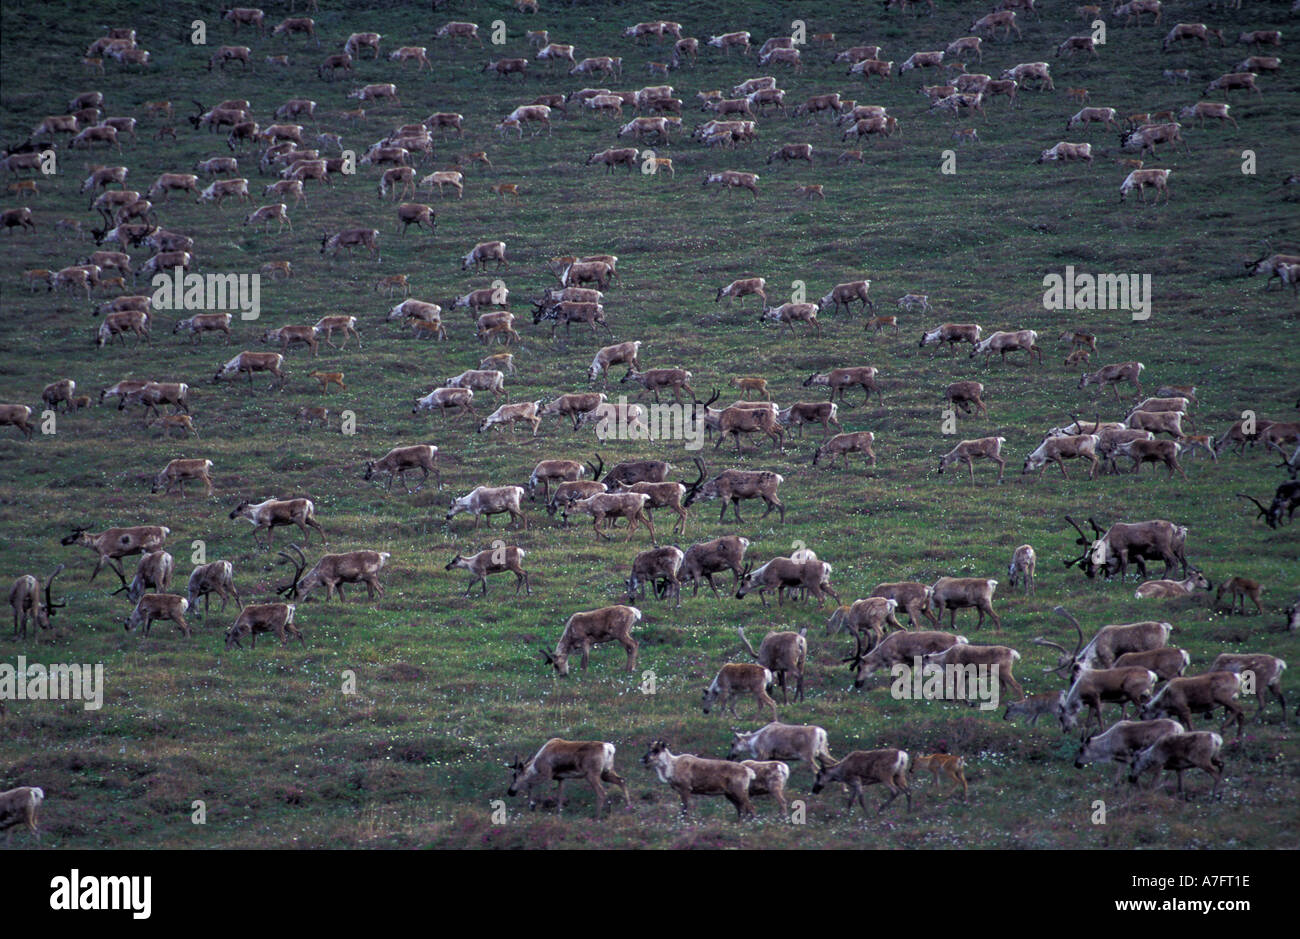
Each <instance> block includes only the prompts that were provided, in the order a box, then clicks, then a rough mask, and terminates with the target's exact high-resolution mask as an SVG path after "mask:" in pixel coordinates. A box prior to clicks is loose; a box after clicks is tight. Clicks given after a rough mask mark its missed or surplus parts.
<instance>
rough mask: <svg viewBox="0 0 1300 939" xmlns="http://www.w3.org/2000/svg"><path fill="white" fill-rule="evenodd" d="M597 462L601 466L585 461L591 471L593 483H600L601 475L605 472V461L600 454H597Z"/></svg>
mask: <svg viewBox="0 0 1300 939" xmlns="http://www.w3.org/2000/svg"><path fill="white" fill-rule="evenodd" d="M596 461H597V462H598V463H599V464H600V465H599V466H596V465H595V464H594V463H591V462H588V461H586V460H584V461H583V462H584V463H586V464H587V467H588V469H590V470H591V481H592V482H593V483H595V482H600V474H601V473H603V472H604V471H605V461H604V460H603V459H601V456H600V454H599V453H597V454H596Z"/></svg>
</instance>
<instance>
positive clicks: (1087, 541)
mask: <svg viewBox="0 0 1300 939" xmlns="http://www.w3.org/2000/svg"><path fill="white" fill-rule="evenodd" d="M1065 520H1066V521H1067V522H1069V523H1070V524H1071V525H1072V526H1074V530H1075V531H1077V532H1078V533H1079V538H1078V540H1076V541H1075V544H1078V545H1088V544H1092V540H1091V539H1090V538H1089V537H1088V536H1087V535H1085V534H1084V533H1083V529H1082V528H1080V527H1079V523H1078V522H1076V521H1075V520H1074V519H1072V518H1070V516H1068V515H1067V516H1065Z"/></svg>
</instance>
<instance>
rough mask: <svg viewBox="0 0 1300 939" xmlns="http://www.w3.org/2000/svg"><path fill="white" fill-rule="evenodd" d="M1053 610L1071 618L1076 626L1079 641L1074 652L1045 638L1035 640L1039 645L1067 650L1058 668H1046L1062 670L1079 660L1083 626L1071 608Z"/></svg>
mask: <svg viewBox="0 0 1300 939" xmlns="http://www.w3.org/2000/svg"><path fill="white" fill-rule="evenodd" d="M1052 612H1053V613H1055V614H1056V615H1057V616H1060V617H1063V618H1064V619H1067V620H1069V621H1070V623H1071V624H1072V625H1073V626H1074V631H1075V633H1077V634H1078V637H1079V639H1078V642H1076V643H1075V646H1074V651H1073V652H1066V651H1065V647H1064V646H1060V645H1057V644H1056V643H1054V642H1049V641H1047V640H1043V641H1041V642H1039V640H1037V639H1035V640H1034V642H1035V643H1037V644H1038V645H1051V646H1056V648H1058V649H1060V650H1061V651H1062V652H1065V657H1064V658H1062V659H1061V664H1060V665H1058V666H1056V668H1049V669H1045V671H1049V672H1060V671H1063V670H1064V669H1065V668H1067V667H1069V666H1071V665H1073V664H1074V663H1075V662H1077V661H1078V659H1079V650H1081V649H1082V648H1083V627H1082V626H1080V625H1079V621H1078V620H1077V619H1075V617H1074V614H1072V613H1071V612H1070V611H1069V610H1067V609H1066V608H1065V607H1063V606H1056V607H1053V608H1052Z"/></svg>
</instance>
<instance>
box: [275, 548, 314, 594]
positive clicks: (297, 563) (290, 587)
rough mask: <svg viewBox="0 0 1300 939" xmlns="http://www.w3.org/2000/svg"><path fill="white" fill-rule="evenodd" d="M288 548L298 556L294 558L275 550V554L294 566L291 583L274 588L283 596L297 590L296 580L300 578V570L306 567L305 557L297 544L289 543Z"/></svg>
mask: <svg viewBox="0 0 1300 939" xmlns="http://www.w3.org/2000/svg"><path fill="white" fill-rule="evenodd" d="M289 550H290V551H292V552H293V553H294V554H296V555H298V557H297V558H296V559H295V558H292V557H290V556H289V555H288V554H286V553H285V552H283V551H277V552H276V554H278V555H279V556H280V557H282V558H284V559H285V560H286V561H288V562H289V563H290V564H292V565H293V567H294V571H293V583H290V584H287V585H285V586H283V587H276V588H275V592H276V593H278V594H280V595H281V596H285V597H287V596H292V595H293V594H294V593H296V592H297V591H298V581H299V580H301V579H302V572H303V571H304V570H306V568H307V558H306V557H305V556H304V555H303V553H302V551H300V550H299V549H298V546H297V545H292V544H291V545H289Z"/></svg>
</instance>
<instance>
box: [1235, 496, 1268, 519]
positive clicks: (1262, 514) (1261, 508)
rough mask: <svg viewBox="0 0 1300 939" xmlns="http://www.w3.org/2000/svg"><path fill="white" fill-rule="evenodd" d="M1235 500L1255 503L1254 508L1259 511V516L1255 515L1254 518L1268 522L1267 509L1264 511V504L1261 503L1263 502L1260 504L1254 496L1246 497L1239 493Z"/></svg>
mask: <svg viewBox="0 0 1300 939" xmlns="http://www.w3.org/2000/svg"><path fill="white" fill-rule="evenodd" d="M1237 498H1238V499H1249V500H1250V501H1251V502H1253V503H1255V507H1256V508H1258V509H1259V515H1257V516H1256V518H1263V519H1264V520H1265V521H1268V509H1266V508H1265V507H1264V503H1263V502H1260V501H1259V500H1258V499H1256V498H1255V497H1254V496H1248V495H1245V494H1244V493H1240V492H1239V493H1237Z"/></svg>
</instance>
